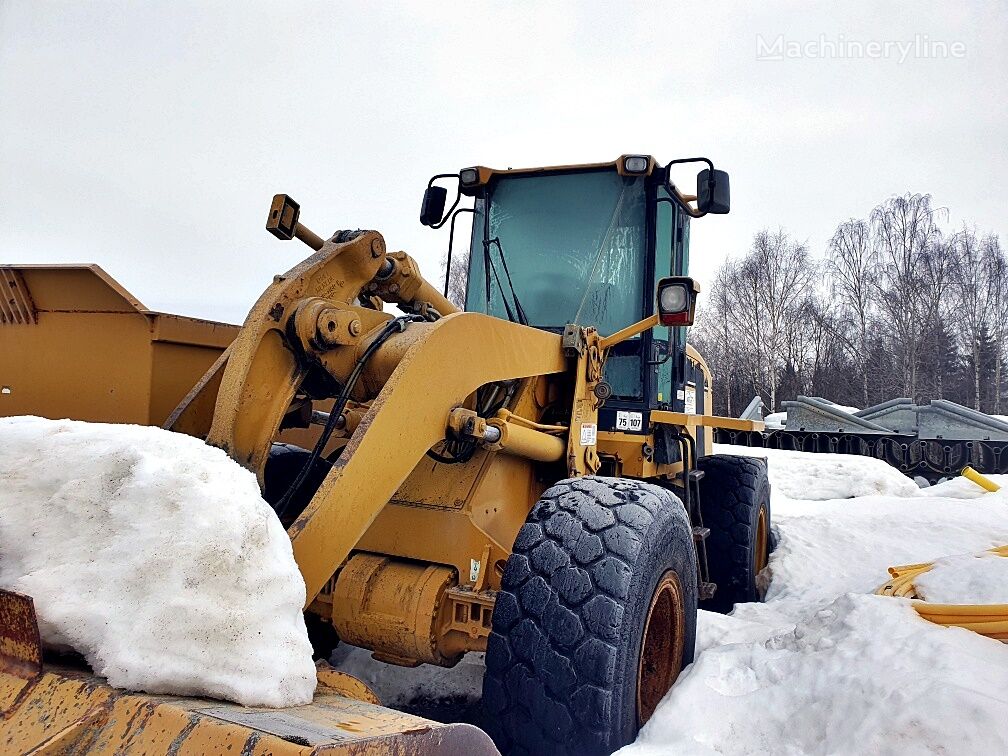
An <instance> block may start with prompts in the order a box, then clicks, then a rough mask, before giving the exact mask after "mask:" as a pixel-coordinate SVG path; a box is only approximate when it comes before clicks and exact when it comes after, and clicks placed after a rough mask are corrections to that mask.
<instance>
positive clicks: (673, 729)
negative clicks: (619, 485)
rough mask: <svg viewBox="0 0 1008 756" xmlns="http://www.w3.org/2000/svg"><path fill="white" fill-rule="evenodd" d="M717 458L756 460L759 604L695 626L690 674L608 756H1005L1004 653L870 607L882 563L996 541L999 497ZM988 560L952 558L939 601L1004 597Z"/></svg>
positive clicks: (872, 470) (811, 459) (816, 461)
mask: <svg viewBox="0 0 1008 756" xmlns="http://www.w3.org/2000/svg"><path fill="white" fill-rule="evenodd" d="M717 451H719V452H722V453H725V452H728V453H745V454H753V455H755V456H764V455H765V456H767V457H768V461H769V466H770V476H771V480H772V483H773V485H774V492H773V500H772V509H773V519H774V522H775V524H776V528H777V532H778V535H779V538H780V543H779V545H778V548H777V551H776V552H775V553H774V554H773V556H772V557H771V560H770V570H771V572H772V579H771V582H770V587H769V590H768V593H767V597H766V602H765V603H762V604H742V605H739V606H737V607H736V608H735V610H734V612H733V613H732V614H731V615H729V616H721V615H717V614H711V613H708V612H701V614H700V621H699V629H698V633H697V641H698V643H697V658H696V661H695V662H694V664H693V665H692V666H691V667H689V668H688V669H687V670H686V671H684V673H683V674H682V675H681V676H680V678H679V680H678V681H677V683H676V685H675V686H674V687H673V689H672V690H671V691H670V692H669V694H668V696H666V698H665V700H664V701H663V702H662V704H661V705H660V706H659V707H658V710H657V711H656V712H655V715H654V717H653V718H652V720H651V721H650V722H649V723H648V724H647V725H646V726H645V727H644V729H643V730H642V731H641V734H640V736H639V737H638V740H637V742H636V743H634V744H633V745H631V746H628V747H627V748H625V749H624V750H622V751H621V752H620V753H621V754H622V755H623V756H652V755H654V754H672V753H730V754H755V753H793V754H798V753H894V754H895V753H983V752H986V753H1006V752H1008V716H1006V715H1008V645H1005V644H1002V643H1000V642H998V641H995V640H991V639H988V638H984V637H982V636H980V635H976V634H975V633H972V632H970V631H968V630H962V629H959V628H943V627H939V626H937V625H933V624H931V623H929V622H926V621H925V620H923V619H921V618H920V617H919V616H918V615H917V613H916V612H915V611H914V610H913V609H912V607H911V606H910V605H909V602H907V601H905V600H902V599H893V598H883V597H880V596H874V595H871V593H872V591H874V589H875V588H877V587H878V586H879V585H881V584H882V583H884V582H885V581H886V580H887V579H888V577H889V576H888V574H887V572H886V569H887V567H889V566H890V565H899V564H912V563H917V562H925V561H931V560H934V559H936V558H940V557H944V556H946V555H955V554H966V553H973V552H978V551H982V550H985V549H988V548H990V547H992V546H996V545H1001V544H1005V543H1008V495H1006V494H1005V493H1002V492H998V493H995V494H987V493H984V491H983V490H982V489H980V488H979V487H977V486H976V485H974V484H972V483H970V482H969V481H965V480H958V479H957V480H952V481H949V482H947V483H943V484H940V485H938V486H934V487H932V488H930V489H924V490H918V489H917V487H916V485H914V484H913V483H912V482H910V481H907V480H906V479H903V481H900V480H899V478H900V477H902V476H900V475H899V473H896V471H895V470H893V469H892V468H889V467H888V466H887V465H885V464H884V463H882V462H880V461H877V460H872V459H867V458H862V457H838V456H834V455H810V454H801V453H798V452H777V451H773V450H769V453H766V452H767V450H755V449H752V450H749V449H731V448H724V447H722V448H719V449H717ZM833 464H836V465H837V467H836V468H833V469H831V465H833ZM840 470H842V471H843V473H842V474H841V473H840V472H839V471H840ZM845 476H846V477H848V478H849V479H850V480H849V482H848V483H847V484H845V483H844V478H845ZM894 476H895V477H894ZM991 477H993V478H994V479H995V480H996V481H997V482H999V483H1001V484H1002V485H1006V486H1008V476H991ZM907 484H909V485H907ZM848 496H853V497H855V498H840V497H848ZM830 497H837V498H830ZM989 559H990V560H995V559H1001V560H1002V561H1001V562H1000V563H998V564H997V565H993V566H992V567H989V566H988V565H986V564H982V566H981V567H980V568H977V565H976V564H973V565H969V564H966V566H964V564H963V562H964V561H967V560H968V561H969V562H973V563H983V562H987V561H988V560H987V559H984V560H980V559H975V558H973V557H965V558H963V559H957V560H953V563H954V565H955V570H954V571H950V572H948V573H946V574H945V576H944V578H942V581H943V582H942V583H941V586H940V588H939V589H938V590H940V592H941V596H942V599H943V600H945V601H949V602H951V603H960V602H962V603H970V602H972V601H974V600H976V599H977V597H978V596H991V597H996V596H998V595H1003V591H1004V588H1003V586H1004V583H1003V582H1002V583H1001V584H1000V586H995V585H992V584H991V582H990V581H991V580H995V579H999V578H998V575H1000V576H1002V577H1001V578H1000V579H1001V580H1003V575H1004V573H1003V572H993V571H987V570H990V569H994V568H1000V569H1003V567H1004V566H1008V559H1004V558H1002V557H990V558H989ZM967 567H970V569H968V570H967ZM985 568H986V569H985ZM937 572H938V570H937V568H936V573H937ZM938 574H940V573H938ZM985 591H986V593H985ZM998 591H1000V593H998ZM960 597H961V598H960Z"/></svg>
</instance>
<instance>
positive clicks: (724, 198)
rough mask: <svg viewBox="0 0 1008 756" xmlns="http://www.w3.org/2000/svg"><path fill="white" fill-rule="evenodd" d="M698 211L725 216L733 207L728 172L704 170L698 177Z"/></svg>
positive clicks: (714, 169)
mask: <svg viewBox="0 0 1008 756" xmlns="http://www.w3.org/2000/svg"><path fill="white" fill-rule="evenodd" d="M696 184H697V190H696V196H697V209H698V210H699V211H700V212H701V213H714V214H715V215H724V214H725V213H727V212H728V210H729V208H730V207H731V192H730V191H729V189H728V173H727V171H719V170H717V169H716V168H713V169H712V168H704V169H703V170H702V171H700V173H698V174H697V177H696Z"/></svg>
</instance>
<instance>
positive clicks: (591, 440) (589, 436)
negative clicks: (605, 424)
mask: <svg viewBox="0 0 1008 756" xmlns="http://www.w3.org/2000/svg"><path fill="white" fill-rule="evenodd" d="M596 441H598V426H597V425H595V423H581V446H595V443H596Z"/></svg>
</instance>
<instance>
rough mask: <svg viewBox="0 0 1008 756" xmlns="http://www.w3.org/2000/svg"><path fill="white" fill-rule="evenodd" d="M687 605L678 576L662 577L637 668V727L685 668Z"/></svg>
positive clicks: (649, 612) (643, 721)
mask: <svg viewBox="0 0 1008 756" xmlns="http://www.w3.org/2000/svg"><path fill="white" fill-rule="evenodd" d="M685 618H686V602H685V600H684V598H683V591H682V585H681V584H680V583H679V577H678V575H676V573H675V572H673V571H672V570H669V571H668V572H666V573H665V574H664V575H662V577H661V580H659V581H658V586H657V587H656V588H655V592H654V596H653V597H652V598H651V606H650V607H649V608H648V613H647V619H646V620H645V622H644V632H643V634H642V636H641V650H640V661H639V662H638V665H637V724H638V726H640V727H643V726H644V723H645V722H647V721H648V720H649V719H650V718H651V715H652V714H654V711H655V709H656V708H657V707H658V703H659V702H660V701H661V700H662V698H664V697H665V694H666V693H668V691H669V689H670V688H671V687H672V683H674V682H675V681H676V678H677V677H678V676H679V670H680V669H681V668H682V657H683V648H684V646H685V642H686V620H685Z"/></svg>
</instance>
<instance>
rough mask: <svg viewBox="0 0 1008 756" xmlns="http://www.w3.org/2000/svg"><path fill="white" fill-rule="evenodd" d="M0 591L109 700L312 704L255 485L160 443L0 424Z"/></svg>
mask: <svg viewBox="0 0 1008 756" xmlns="http://www.w3.org/2000/svg"><path fill="white" fill-rule="evenodd" d="M0 586H3V587H5V588H10V589H13V590H16V591H20V592H22V593H27V594H29V595H31V596H32V597H33V598H34V600H35V607H36V609H37V611H38V615H39V625H40V629H41V631H42V637H43V639H44V640H45V641H46V642H47V643H49V644H53V645H61V646H69V647H72V648H74V649H75V650H77V651H78V652H80V653H81V654H83V655H84V657H85V658H86V659H87V661H88V663H89V664H90V665H91V667H92V668H93V669H94V671H95V672H96V673H97V674H100V675H103V676H105V677H107V678H108V681H109V683H110V684H112V685H114V686H117V687H123V688H131V689H137V690H145V691H148V692H152V693H175V694H183V695H206V696H212V697H215V698H225V699H230V700H233V701H237V702H239V703H242V704H246V705H267V706H289V705H294V704H302V703H307V702H308V701H310V700H311V698H312V695H313V693H314V690H315V684H316V679H315V667H314V665H313V664H312V658H311V653H312V652H311V645H310V644H309V642H308V636H307V632H306V630H305V625H304V618H303V616H302V614H301V607H302V605H303V603H304V598H305V589H304V582H303V580H302V578H301V575H300V573H299V571H298V568H297V565H296V564H295V562H294V557H293V553H292V550H291V544H290V540H289V538H288V537H287V534H286V533H285V532H284V529H283V527H282V526H281V525H280V522H279V520H277V518H276V516H275V515H274V513H273V511H272V510H271V509H270V507H269V506H268V505H267V504H266V502H264V501H263V500H262V498H261V497H260V494H259V487H258V485H257V483H256V480H255V477H254V476H253V475H252V474H251V473H249V472H248V471H247V470H245V469H243V468H241V467H240V466H239V465H237V464H236V463H234V462H233V461H232V460H231V459H229V458H228V456H227V455H226V454H225V453H224V452H223V451H220V450H219V449H213V448H210V447H208V446H206V445H205V444H203V443H202V442H201V441H199V440H198V439H195V438H191V437H189V436H184V435H180V434H175V433H169V432H167V431H163V430H160V429H158V428H147V427H140V426H129V425H107V424H92V423H82V422H75V421H70V420H61V421H52V420H44V419H41V418H35V417H15V418H0Z"/></svg>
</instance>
